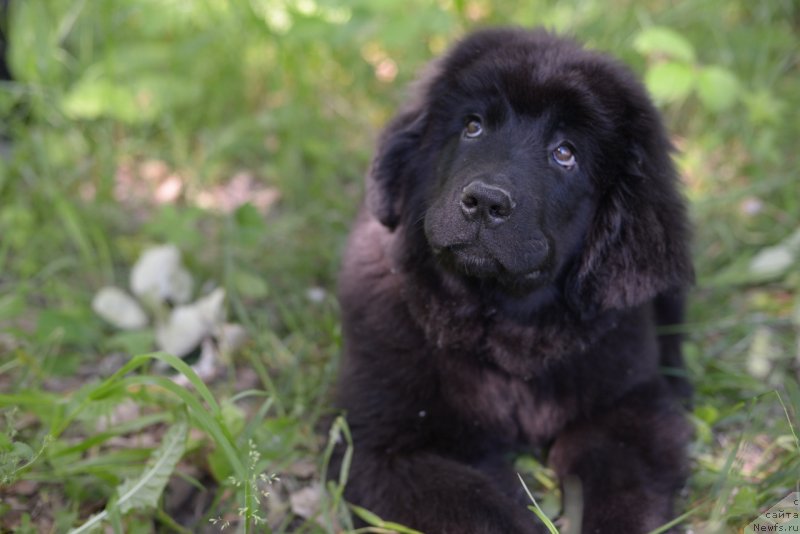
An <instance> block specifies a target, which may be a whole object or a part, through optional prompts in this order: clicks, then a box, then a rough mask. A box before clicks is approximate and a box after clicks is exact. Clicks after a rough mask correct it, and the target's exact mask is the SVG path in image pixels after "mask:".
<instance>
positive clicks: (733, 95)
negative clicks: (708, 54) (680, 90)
mask: <svg viewBox="0 0 800 534" xmlns="http://www.w3.org/2000/svg"><path fill="white" fill-rule="evenodd" d="M739 90H740V85H739V80H738V79H737V78H736V76H735V75H734V74H733V73H732V72H731V71H729V70H728V69H726V68H724V67H720V66H717V65H712V66H709V67H704V68H703V69H702V70H701V71H700V72H699V74H698V76H697V94H698V96H699V97H700V100H701V101H702V102H703V105H704V106H706V107H707V108H708V109H710V110H711V111H717V112H719V111H725V110H726V109H730V108H731V107H732V106H733V105H734V104H735V103H736V101H737V100H738V98H739Z"/></svg>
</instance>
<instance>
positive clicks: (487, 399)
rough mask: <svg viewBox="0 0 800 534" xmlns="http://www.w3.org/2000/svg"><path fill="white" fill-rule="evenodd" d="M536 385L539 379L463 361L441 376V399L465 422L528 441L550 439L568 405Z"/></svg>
mask: <svg viewBox="0 0 800 534" xmlns="http://www.w3.org/2000/svg"><path fill="white" fill-rule="evenodd" d="M538 384H540V379H539V380H536V381H526V380H523V379H521V378H517V377H513V376H510V375H508V374H506V373H504V372H502V371H499V370H496V369H494V368H492V367H489V366H484V365H475V364H466V365H464V364H463V363H462V365H455V366H453V367H451V368H450V369H448V370H447V371H446V372H445V373H444V375H443V376H442V377H441V387H442V393H443V396H444V400H445V402H446V403H447V404H448V405H449V406H450V409H451V410H453V411H454V412H455V413H456V414H457V415H458V416H459V417H461V418H462V419H463V422H464V423H465V424H467V425H470V426H473V427H474V426H478V427H482V428H485V429H486V430H487V431H490V432H493V433H500V434H501V435H502V436H503V437H504V438H505V439H508V440H510V441H522V442H527V443H531V444H538V443H541V442H543V441H546V440H548V439H549V438H551V437H552V436H553V435H554V434H556V433H557V432H558V430H559V429H560V428H561V427H562V426H563V425H564V423H565V421H566V420H567V418H568V417H569V406H566V405H565V404H564V402H563V400H562V401H560V402H559V401H558V400H557V399H556V398H555V397H554V396H553V395H552V394H551V392H549V391H548V390H547V388H540V387H537V385H538Z"/></svg>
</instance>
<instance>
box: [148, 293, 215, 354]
mask: <svg viewBox="0 0 800 534" xmlns="http://www.w3.org/2000/svg"><path fill="white" fill-rule="evenodd" d="M209 334H210V329H209V327H208V323H207V322H206V321H205V320H204V319H203V314H202V313H201V311H200V309H199V308H198V307H197V306H195V305H192V306H178V307H177V308H175V309H173V310H172V313H170V316H169V319H168V321H167V322H166V323H164V324H160V325H158V326H157V327H156V343H157V344H158V346H159V347H160V348H161V349H162V350H163V351H165V352H168V353H170V354H173V355H175V356H178V357H181V356H186V355H187V354H189V353H190V352H192V351H193V350H194V349H195V348H196V347H197V346H198V345H199V344H200V342H201V341H202V340H203V338H205V337H206V336H208V335H209Z"/></svg>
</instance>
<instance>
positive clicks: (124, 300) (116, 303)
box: [92, 286, 147, 330]
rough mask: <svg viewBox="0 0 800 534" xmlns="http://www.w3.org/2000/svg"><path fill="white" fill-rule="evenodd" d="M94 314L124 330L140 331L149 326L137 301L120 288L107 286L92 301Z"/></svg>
mask: <svg viewBox="0 0 800 534" xmlns="http://www.w3.org/2000/svg"><path fill="white" fill-rule="evenodd" d="M92 309H93V310H94V312H95V313H96V314H97V315H99V316H100V317H102V318H103V319H105V320H106V321H108V322H109V323H111V324H112V325H114V326H116V327H117V328H121V329H122V330H138V329H139V328H144V327H145V326H147V314H145V312H144V310H143V309H142V307H141V306H139V303H138V302H136V299H134V298H133V297H131V296H130V295H128V294H127V293H125V292H124V291H123V290H121V289H120V288H118V287H113V286H106V287H104V288H101V289H100V291H98V292H97V294H96V295H95V296H94V299H92Z"/></svg>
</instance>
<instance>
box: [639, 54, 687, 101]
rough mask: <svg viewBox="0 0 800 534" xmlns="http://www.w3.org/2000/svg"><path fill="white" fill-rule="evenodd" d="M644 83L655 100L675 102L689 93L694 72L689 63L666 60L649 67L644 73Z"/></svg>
mask: <svg viewBox="0 0 800 534" xmlns="http://www.w3.org/2000/svg"><path fill="white" fill-rule="evenodd" d="M645 83H646V84H647V88H648V89H649V90H650V94H651V95H653V98H654V99H655V100H656V101H657V102H660V103H668V102H677V101H680V100H683V99H684V98H686V97H687V96H689V93H691V91H692V87H693V86H694V83H695V74H694V72H693V70H692V67H691V66H690V65H687V64H685V63H678V62H675V61H667V62H665V63H658V64H656V65H653V66H652V67H650V68H649V69H648V70H647V73H646V74H645Z"/></svg>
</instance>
